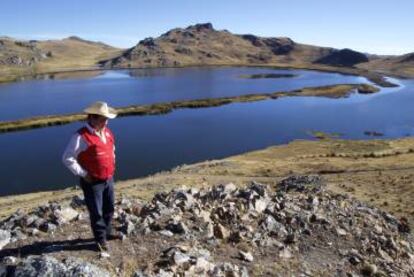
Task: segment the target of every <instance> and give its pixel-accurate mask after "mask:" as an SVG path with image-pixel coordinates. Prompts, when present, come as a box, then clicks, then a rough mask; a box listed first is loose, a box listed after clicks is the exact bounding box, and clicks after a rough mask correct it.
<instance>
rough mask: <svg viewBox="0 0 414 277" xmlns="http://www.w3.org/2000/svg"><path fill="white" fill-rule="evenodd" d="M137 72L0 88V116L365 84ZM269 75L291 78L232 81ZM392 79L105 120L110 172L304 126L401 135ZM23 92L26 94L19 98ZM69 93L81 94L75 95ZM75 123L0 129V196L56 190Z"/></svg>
mask: <svg viewBox="0 0 414 277" xmlns="http://www.w3.org/2000/svg"><path fill="white" fill-rule="evenodd" d="M145 72H146V71H145V70H142V72H141V75H139V74H137V73H134V74H132V73H131V72H128V71H119V72H118V71H109V72H104V74H102V75H99V76H97V77H94V78H89V79H69V80H42V81H27V82H21V83H14V84H7V85H1V86H0V95H1V97H3V98H2V100H1V105H2V107H7V108H2V109H4V110H3V111H2V114H1V118H2V120H4V119H5V118H7V119H10V118H21V117H27V116H30V115H40V114H51V113H61V112H77V111H79V110H80V109H82V108H83V107H84V106H86V105H88V104H89V103H90V102H92V101H95V100H97V99H103V100H106V101H108V102H109V103H110V104H112V105H114V106H125V105H131V104H137V103H154V102H165V101H170V100H178V99H197V98H206V97H222V96H232V95H239V94H248V93H263V92H273V91H279V90H291V89H294V88H300V87H306V86H319V85H327V84H335V83H355V82H366V80H365V79H364V78H361V77H355V76H344V75H340V74H334V73H321V72H316V71H306V70H269V69H263V68H207V69H206V68H186V69H165V70H164V69H162V70H161V69H160V70H149V71H148V72H147V74H145ZM272 72H273V73H274V72H277V73H293V74H297V75H298V76H297V77H294V78H284V79H241V78H239V76H240V75H242V74H259V73H272ZM203 76H204V77H203ZM392 81H394V82H397V83H399V84H400V85H401V86H400V87H398V88H388V89H382V90H381V92H379V93H377V94H372V95H358V94H355V95H352V96H350V97H348V98H344V99H327V98H317V97H288V98H281V99H277V100H266V101H260V102H252V103H237V104H230V105H226V106H221V107H214V108H203V109H182V110H178V111H174V112H172V113H170V114H166V115H157V116H145V117H133V116H132V117H122V118H119V119H115V120H112V121H110V127H111V129H112V130H113V132H114V133H115V135H116V138H117V175H116V178H117V179H118V180H119V179H129V178H136V177H140V176H145V175H148V174H151V173H155V172H157V171H160V170H167V169H171V168H172V167H175V166H177V165H180V164H183V163H187V164H188V163H194V162H198V161H203V160H207V159H216V158H223V157H226V156H229V155H234V154H239V153H243V152H246V151H251V150H255V149H260V148H264V147H267V146H270V145H276V144H282V143H287V142H289V141H292V140H294V139H311V137H310V135H309V132H310V131H312V130H316V131H324V132H330V133H332V132H334V133H341V134H342V137H343V138H349V139H372V137H369V136H367V135H365V134H364V132H365V131H376V132H380V133H383V134H384V136H383V138H397V137H404V136H411V135H413V134H414V128H413V126H414V124H413V120H414V116H413V113H412V107H413V104H414V93H413V88H414V80H395V79H392ZM186 82H187V86H186V85H185V83H186ZM207 84H208V85H207ZM46 87H49V89H46ZM108 87H109V88H108ZM13 90H14V91H15V92H16V95H14V94H13ZM78 90H82V93H80V92H78ZM184 92H185V93H184ZM31 94H33V97H31V96H30V97H29V96H28V95H31ZM78 94H79V95H82V96H84V97H80V98H78V97H77V95H78ZM26 98H28V99H29V100H28V101H29V102H32V105H33V108H32V109H29V110H25V109H24V108H23V107H24V106H26V105H28V104H27V103H26ZM45 99H47V100H45ZM4 101H5V102H7V103H8V105H7V103H4ZM28 106H30V107H31V105H28ZM12 107H15V109H12ZM80 126H82V123H80V122H77V123H73V124H68V125H64V126H57V127H50V128H43V129H34V130H27V131H20V132H15V133H6V134H1V135H0V145H1V148H2V155H1V156H0V163H1V164H2V166H1V167H0V195H10V194H19V193H26V192H33V191H40V190H42V191H43V190H53V189H60V188H64V187H68V186H70V185H74V184H76V183H77V178H76V177H74V176H72V175H71V174H70V173H69V171H68V170H67V169H66V168H64V166H63V165H62V163H61V155H62V152H63V150H64V148H65V146H66V144H67V142H68V141H69V138H70V136H71V135H72V133H73V132H75V131H76V130H77V129H78V128H79V127H80Z"/></svg>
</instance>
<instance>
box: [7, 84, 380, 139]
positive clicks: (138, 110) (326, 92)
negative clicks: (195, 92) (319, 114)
mask: <svg viewBox="0 0 414 277" xmlns="http://www.w3.org/2000/svg"><path fill="white" fill-rule="evenodd" d="M361 90H363V91H364V92H365V93H366V91H368V90H369V91H371V92H372V93H375V92H378V91H379V89H378V88H376V87H375V86H372V85H369V84H340V85H332V86H320V87H308V88H303V89H298V90H293V91H288V92H273V93H261V94H248V95H241V96H234V97H222V98H208V99H197V100H184V101H174V102H167V103H157V104H151V105H132V106H127V107H118V108H116V111H117V113H118V116H120V117H122V116H132V115H135V116H145V115H161V114H167V113H170V112H172V111H173V110H177V109H185V108H188V109H195V108H208V107H218V106H223V105H227V104H231V103H244V102H256V101H263V100H268V99H278V98H282V97H292V96H314V97H327V98H335V99H337V98H342V97H347V96H349V95H350V94H351V93H355V92H359V91H361ZM85 118H86V115H85V114H66V115H47V116H37V117H31V118H25V119H19V120H12V121H0V133H6V132H13V131H19V130H27V129H35V128H43V127H49V126H56V125H64V124H69V123H72V122H75V121H82V120H85Z"/></svg>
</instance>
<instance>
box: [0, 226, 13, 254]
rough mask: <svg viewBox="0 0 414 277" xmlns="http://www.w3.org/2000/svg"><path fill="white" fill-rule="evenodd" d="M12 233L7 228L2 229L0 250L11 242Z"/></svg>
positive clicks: (0, 231)
mask: <svg viewBox="0 0 414 277" xmlns="http://www.w3.org/2000/svg"><path fill="white" fill-rule="evenodd" d="M10 239H11V234H10V232H9V231H7V230H0V250H1V249H2V248H3V247H4V246H6V245H7V244H9V243H10Z"/></svg>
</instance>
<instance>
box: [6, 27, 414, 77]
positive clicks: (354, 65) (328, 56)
mask: <svg viewBox="0 0 414 277" xmlns="http://www.w3.org/2000/svg"><path fill="white" fill-rule="evenodd" d="M413 60H414V53H410V54H406V55H401V56H377V55H372V54H366V53H360V52H357V51H354V50H351V49H341V50H340V49H335V48H330V47H319V46H313V45H306V44H302V43H298V42H295V41H293V40H292V39H290V38H288V37H259V36H256V35H253V34H241V35H239V34H233V33H231V32H229V31H227V30H216V29H214V27H213V25H212V24H211V23H204V24H195V25H191V26H189V27H187V28H175V29H172V30H170V31H168V32H166V33H164V34H162V35H161V36H159V37H157V38H152V37H149V38H146V39H144V40H141V41H139V42H138V43H137V44H136V45H135V46H134V47H131V48H129V49H119V48H115V47H112V46H110V45H107V44H105V43H102V42H94V41H88V40H85V39H82V38H79V37H77V36H71V37H68V38H65V39H62V40H45V41H38V40H30V41H22V40H15V39H13V38H10V37H0V75H1V76H0V81H1V80H2V79H3V80H4V76H6V75H17V76H18V75H22V74H33V73H42V72H50V71H62V70H77V69H91V68H97V67H104V68H136V67H139V68H145V67H176V66H188V65H274V66H287V67H296V68H309V69H322V70H325V69H328V70H334V71H335V70H337V71H339V72H347V73H353V74H365V73H364V72H366V71H365V70H368V71H377V72H379V73H380V74H395V75H399V76H408V77H413V76H414V61H413ZM360 69H363V70H360ZM361 72H362V73H361ZM6 79H7V78H6Z"/></svg>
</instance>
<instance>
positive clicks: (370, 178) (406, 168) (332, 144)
mask: <svg viewBox="0 0 414 277" xmlns="http://www.w3.org/2000/svg"><path fill="white" fill-rule="evenodd" d="M413 172H414V138H402V139H384V140H381V139H376V140H343V139H324V140H316V141H312V140H295V141H292V142H290V143H288V144H283V145H276V146H270V147H267V148H264V149H260V150H255V151H251V152H246V153H242V154H238V155H234V156H230V157H226V158H223V159H217V160H207V161H202V162H198V163H195V164H189V165H185V164H184V165H181V166H178V167H175V168H173V169H171V170H168V171H161V172H158V173H155V174H153V175H149V176H145V177H140V178H135V179H128V180H117V181H116V191H117V197H122V196H127V197H135V198H137V199H140V200H143V201H147V200H150V199H151V198H152V197H153V195H154V194H155V193H157V192H158V191H165V190H170V189H173V188H177V187H180V186H183V185H184V186H195V187H205V186H209V185H217V184H219V183H230V182H233V183H235V184H236V185H245V184H248V183H249V182H251V181H253V180H255V181H258V182H266V183H268V184H276V183H277V182H278V181H279V180H280V179H282V178H284V177H286V176H290V175H298V174H299V175H313V174H317V175H320V176H322V177H323V178H324V180H325V181H326V183H327V186H328V188H329V189H330V190H331V191H334V192H337V193H346V194H349V195H351V196H352V197H355V198H356V199H358V200H361V201H364V202H367V203H370V204H372V205H375V206H377V207H381V208H382V209H385V210H387V211H389V212H391V213H393V214H397V215H398V216H404V217H407V218H408V219H409V221H410V222H412V223H414V208H412V205H411V201H412V198H411V195H413V194H414V173H413ZM74 195H82V192H81V190H80V189H79V188H76V187H75V186H72V187H69V188H66V189H63V190H55V191H43V192H34V193H27V194H20V195H9V196H2V197H0V219H4V218H6V217H7V216H9V215H11V214H12V213H14V212H15V211H16V210H18V209H22V210H25V211H27V210H31V209H33V208H35V207H38V206H40V205H42V204H45V203H47V202H49V201H55V202H59V203H61V202H62V201H63V202H64V201H70V199H71V198H72V197H73V196H74Z"/></svg>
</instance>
